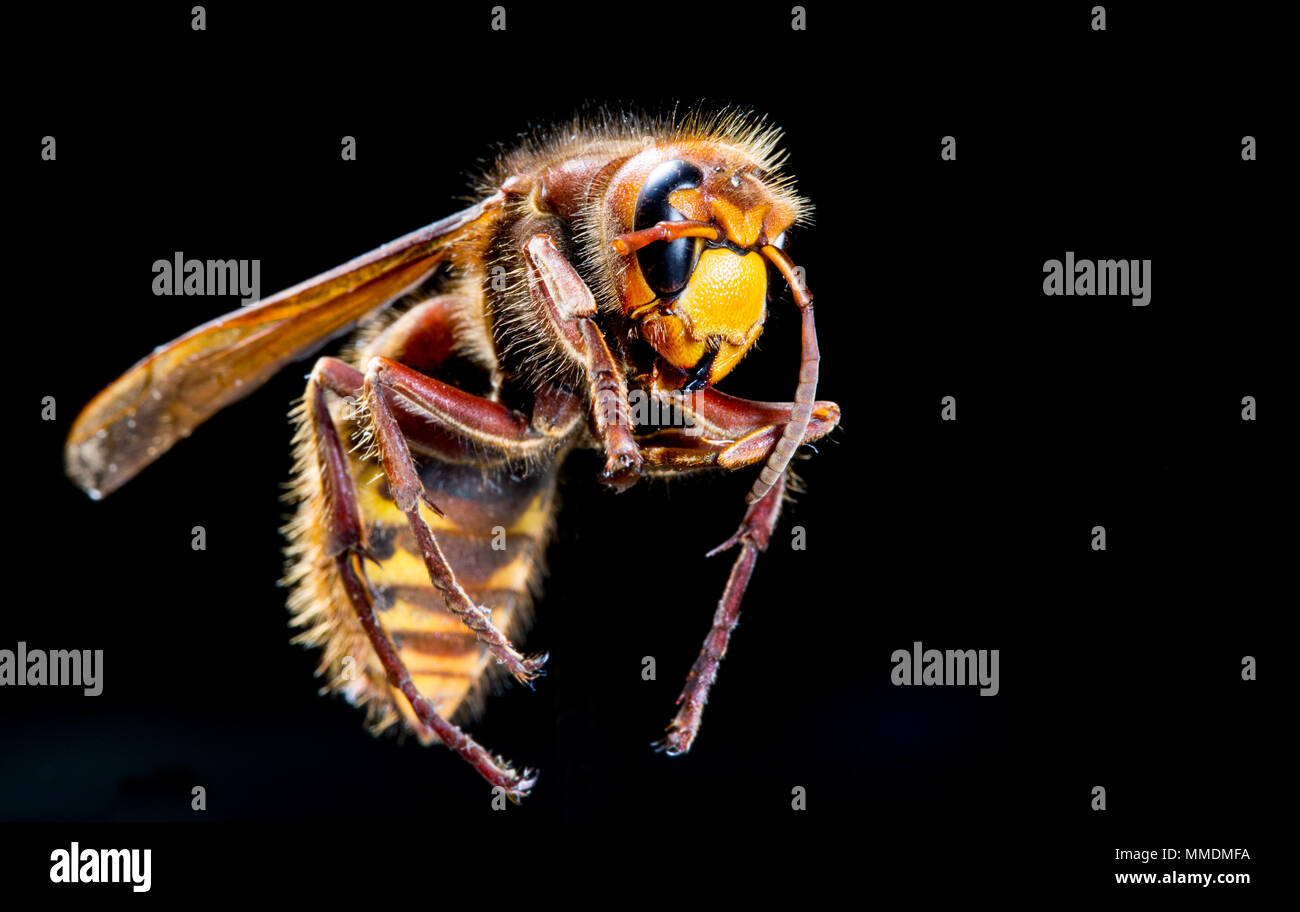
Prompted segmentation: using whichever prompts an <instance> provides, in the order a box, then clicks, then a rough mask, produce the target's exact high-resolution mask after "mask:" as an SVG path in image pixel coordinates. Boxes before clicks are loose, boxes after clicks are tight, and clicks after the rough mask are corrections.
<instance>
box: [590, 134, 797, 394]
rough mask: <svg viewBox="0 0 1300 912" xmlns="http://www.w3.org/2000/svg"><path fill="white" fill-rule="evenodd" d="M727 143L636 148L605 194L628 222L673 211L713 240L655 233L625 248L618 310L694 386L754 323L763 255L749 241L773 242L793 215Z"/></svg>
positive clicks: (749, 338)
mask: <svg viewBox="0 0 1300 912" xmlns="http://www.w3.org/2000/svg"><path fill="white" fill-rule="evenodd" d="M728 152H733V150H726V149H719V148H718V147H708V148H705V149H699V148H690V147H689V146H688V144H682V146H681V147H678V148H672V147H670V148H668V149H657V150H654V154H653V155H651V154H644V155H642V156H637V157H636V158H633V159H632V160H631V161H630V162H629V163H628V164H627V165H626V166H624V168H623V169H621V170H620V172H619V174H618V175H617V177H616V178H615V182H614V187H613V189H614V193H613V194H611V197H612V199H613V201H614V202H615V205H616V206H617V208H619V209H621V210H622V211H621V213H620V214H621V215H622V221H621V224H623V225H626V226H627V230H629V231H633V230H635V231H641V230H643V229H647V228H652V227H653V226H654V225H656V224H659V223H662V222H675V221H683V220H686V221H692V222H700V223H708V224H709V225H711V226H712V227H713V228H714V229H716V234H717V235H718V237H717V238H716V239H713V238H707V239H706V238H702V237H684V238H678V239H675V240H671V241H656V242H654V243H651V244H648V245H646V246H644V247H642V248H640V249H638V250H636V251H632V252H629V253H628V254H627V255H626V257H627V260H628V262H627V263H626V269H625V273H624V274H625V283H624V288H623V289H622V298H623V304H624V310H625V312H626V313H627V314H628V316H630V317H631V318H632V319H634V320H636V321H638V323H639V324H640V327H641V332H642V335H643V337H644V338H645V339H646V341H647V342H649V343H650V345H651V346H653V347H654V349H655V350H656V351H657V352H658V353H659V354H660V355H661V356H663V358H664V360H666V361H667V362H668V363H669V364H671V365H672V366H673V367H676V368H678V369H679V370H681V371H684V372H685V373H686V374H688V375H689V376H690V378H691V382H692V383H693V384H694V385H696V386H703V385H709V384H713V383H716V382H717V381H719V380H721V379H722V378H723V377H725V376H726V375H727V374H728V373H730V371H731V370H732V368H734V367H735V366H736V365H737V364H738V363H739V362H740V360H741V358H743V357H744V356H745V353H746V352H748V351H749V349H750V348H751V347H752V346H753V344H754V342H755V340H756V339H758V336H759V334H760V333H761V332H762V331H763V322H764V320H765V319H766V317H767V262H766V260H765V259H764V257H763V256H762V255H761V254H760V253H759V250H760V249H761V248H762V247H763V246H764V245H765V244H774V245H775V246H778V247H779V246H781V240H782V239H781V235H782V234H783V233H784V232H785V230H786V228H787V227H789V225H790V224H791V223H792V222H793V221H794V218H795V211H794V209H793V207H792V206H791V205H790V204H789V203H788V202H787V201H786V199H785V198H784V197H783V196H782V195H781V194H780V193H778V192H774V191H772V190H771V189H769V188H768V187H767V186H766V185H765V184H764V183H763V181H762V180H761V179H760V177H758V176H757V175H756V174H755V173H754V172H755V169H754V167H753V166H752V165H751V164H749V163H748V162H746V161H744V160H737V158H736V157H735V156H734V154H733V155H728V154H727V153H728ZM640 159H645V160H644V161H641V160H640ZM633 188H635V191H636V192H635V195H634V196H633V194H632V192H631V190H632V189H633ZM630 201H631V202H632V203H633V204H632V205H631V206H629V202H630ZM629 210H630V211H629Z"/></svg>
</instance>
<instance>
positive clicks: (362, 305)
mask: <svg viewBox="0 0 1300 912" xmlns="http://www.w3.org/2000/svg"><path fill="white" fill-rule="evenodd" d="M504 198H505V196H504V193H502V192H497V193H495V194H493V195H492V196H490V197H488V198H486V199H484V200H482V201H481V202H479V203H476V204H475V205H473V206H471V207H469V208H468V209H465V210H463V211H461V212H458V213H456V214H455V215H452V216H448V217H447V218H445V219H442V220H441V221H438V222H434V223H433V224H432V225H428V226H427V227H425V228H421V229H419V230H418V231H413V232H411V233H410V234H408V235H406V236H405V237H401V238H398V239H397V240H395V241H391V242H389V243H387V244H384V245H383V246H382V247H379V248H378V249H376V250H373V251H371V252H370V253H368V254H365V255H364V256H361V257H358V258H357V259H355V260H352V261H351V262H349V263H345V264H343V265H342V266H339V267H338V268H336V269H332V270H330V271H329V272H326V273H324V274H322V275H319V276H317V277H316V278H314V279H309V280H307V281H306V282H303V283H302V284H301V285H296V286H294V287H293V288H290V289H287V290H285V291H282V292H280V293H279V294H277V295H274V296H272V297H270V298H267V299H266V300H264V301H261V302H259V303H258V304H256V305H255V306H252V307H245V308H241V309H239V310H236V311H233V312H232V313H228V314H226V315H225V316H223V317H218V318H217V319H215V320H213V321H212V322H211V323H207V324H204V325H203V326H200V327H199V328H198V329H194V330H191V331H190V332H188V333H186V334H185V335H184V336H181V337H180V338H179V339H176V340H175V341H173V342H171V343H169V344H167V345H163V346H159V347H158V348H157V349H155V350H154V352H153V354H151V355H149V356H148V357H147V358H145V359H144V360H142V361H140V362H139V363H138V364H136V365H135V366H134V367H132V368H131V369H130V370H128V371H127V372H126V373H125V374H123V375H122V376H121V377H119V378H118V379H117V380H116V381H114V382H113V383H112V384H111V385H110V386H108V387H107V388H106V389H104V390H103V391H101V392H100V393H99V395H97V396H96V397H95V398H94V399H93V400H91V402H90V404H89V405H87V406H86V407H85V408H84V409H83V410H82V412H81V414H80V415H78V416H77V420H76V421H75V422H74V423H73V425H72V431H71V432H70V433H69V434H68V441H67V444H66V445H65V448H64V467H65V469H66V470H67V473H68V476H69V477H70V478H71V479H72V480H73V481H75V482H76V483H77V484H78V485H79V486H80V487H81V488H82V489H83V490H84V491H85V492H86V493H87V494H89V495H90V496H91V497H92V498H94V499H96V500H98V499H99V498H101V497H103V496H105V495H107V494H110V493H112V492H113V491H115V490H117V489H118V488H120V487H121V486H122V485H124V484H126V482H128V481H130V480H131V479H132V478H134V477H135V475H136V473H138V472H139V471H140V470H141V469H143V468H144V467H145V466H147V465H149V464H150V463H151V462H153V461H154V460H155V459H157V458H158V457H159V456H161V455H162V454H163V453H165V452H167V451H168V450H169V449H171V448H172V446H173V445H174V444H175V443H176V442H177V441H178V440H181V439H183V438H185V437H188V436H189V435H190V433H191V432H192V431H193V430H194V429H195V428H196V427H198V426H199V425H200V424H202V423H203V422H204V421H206V420H207V419H208V418H210V417H212V416H213V415H215V414H216V413H217V412H219V411H220V410H221V409H223V408H225V407H226V406H228V405H230V404H231V403H233V402H237V401H239V400H240V399H242V398H244V397H245V396H247V395H248V394H249V393H251V392H253V390H255V389H257V388H258V387H260V386H261V385H262V384H263V383H265V382H266V381H267V380H269V379H270V378H271V376H272V375H273V374H275V373H276V372H277V371H278V370H279V369H280V368H281V367H283V366H284V365H286V364H288V363H289V362H291V361H294V360H297V359H298V358H302V357H304V356H306V355H308V354H310V353H311V352H312V351H313V350H315V349H317V348H318V347H320V346H321V345H322V344H324V343H325V342H326V341H327V340H329V339H330V338H332V337H333V336H336V335H338V334H339V333H341V332H345V331H346V330H347V329H349V328H350V327H351V326H353V325H354V324H356V323H357V321H359V320H361V319H362V318H363V317H365V316H366V315H367V314H369V313H370V312H372V311H374V310H376V309H377V308H379V307H381V306H383V305H384V304H386V303H388V302H389V301H391V300H393V299H394V298H396V297H399V296H400V295H402V294H404V293H405V292H407V291H409V290H410V289H411V288H413V287H415V286H417V285H418V284H419V283H420V282H422V281H424V280H425V279H426V278H428V276H429V275H430V273H432V272H433V270H434V269H436V268H437V267H438V264H439V263H441V262H442V261H443V260H444V259H446V256H447V251H448V246H449V242H450V241H452V240H454V238H455V236H456V235H457V233H458V232H460V231H461V230H462V229H463V228H465V227H466V226H468V225H470V224H473V223H474V222H477V221H478V220H479V219H480V218H483V217H484V216H485V215H486V214H488V213H489V212H491V211H493V210H499V209H500V208H501V204H502V202H503V201H504Z"/></svg>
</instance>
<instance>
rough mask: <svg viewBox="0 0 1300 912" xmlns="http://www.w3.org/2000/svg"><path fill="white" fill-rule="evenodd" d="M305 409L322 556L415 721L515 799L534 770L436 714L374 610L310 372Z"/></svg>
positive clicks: (347, 482)
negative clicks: (319, 496)
mask: <svg viewBox="0 0 1300 912" xmlns="http://www.w3.org/2000/svg"><path fill="white" fill-rule="evenodd" d="M306 410H307V414H306V420H307V422H308V425H309V427H310V429H311V435H312V441H313V443H314V445H315V450H316V458H317V463H318V467H319V469H320V477H321V484H322V486H323V488H324V494H325V503H326V505H327V509H326V512H325V522H326V524H327V526H328V533H329V534H328V539H327V541H328V555H327V556H328V557H330V558H331V559H332V560H333V561H334V569H335V570H336V572H337V573H338V576H339V580H340V582H341V583H342V585H343V588H344V591H345V592H346V593H347V596H348V600H349V601H350V602H351V604H352V608H353V610H355V611H356V614H357V618H358V620H359V621H360V622H361V626H362V628H363V629H364V630H365V632H366V636H367V638H368V639H369V641H370V645H371V647H372V648H373V649H374V651H375V655H376V656H378V657H379V661H380V663H381V664H382V665H383V668H384V673H385V675H386V676H387V678H388V681H389V683H390V684H391V685H392V686H393V688H394V689H396V690H397V691H399V692H400V693H401V694H402V696H403V697H405V698H406V700H407V701H408V702H409V703H410V704H411V709H412V710H413V711H414V712H415V715H416V717H417V718H418V719H419V720H420V723H421V724H422V725H424V726H425V727H427V728H429V729H430V730H432V731H433V733H434V734H435V735H437V737H438V739H439V740H440V741H442V743H443V744H445V745H447V746H448V747H450V748H451V749H452V750H454V751H456V752H457V753H458V754H460V755H461V756H462V757H464V758H465V760H467V761H468V762H469V763H470V764H471V765H472V766H473V767H474V768H475V769H476V770H478V771H479V773H480V774H481V775H482V776H483V778H484V779H486V780H487V781H488V782H490V783H491V784H492V785H494V786H501V787H502V788H504V789H505V790H506V794H507V795H509V796H510V797H511V798H513V799H515V800H518V799H519V798H521V797H524V796H526V795H527V794H528V792H529V790H530V789H531V788H532V787H533V785H534V783H535V782H536V781H537V776H536V774H535V773H534V772H532V771H531V770H527V769H525V770H524V771H522V772H515V770H514V769H513V768H511V766H510V765H509V764H508V763H507V762H506V761H505V760H503V759H502V758H500V757H496V756H493V755H492V754H490V753H488V751H486V750H485V749H484V748H483V747H482V746H481V745H479V744H478V743H477V742H476V741H474V739H473V738H471V737H470V736H469V735H467V734H465V733H464V732H463V731H461V730H460V728H458V727H457V726H455V725H453V724H452V723H450V722H448V721H447V720H446V719H443V718H442V717H441V716H439V715H438V713H437V711H436V710H435V709H434V707H433V704H432V703H431V702H430V701H429V699H428V698H427V697H425V696H424V695H422V694H421V693H420V692H419V690H418V689H417V688H416V686H415V684H414V682H413V681H412V680H411V674H410V672H409V671H408V670H407V668H406V665H405V664H404V663H403V662H402V659H401V656H400V655H399V654H398V651H397V648H396V647H395V646H394V645H393V641H392V640H391V639H390V638H389V636H388V633H387V632H386V631H385V630H384V628H383V625H382V624H381V623H380V621H379V618H378V616H377V614H376V612H375V605H374V599H373V595H372V593H371V590H370V585H369V583H368V582H367V580H366V577H365V571H364V569H363V567H362V558H363V557H365V556H367V549H366V541H365V531H364V527H363V525H362V522H361V511H360V506H359V505H358V503H357V492H356V488H355V486H354V485H353V481H352V475H351V473H350V472H349V470H348V461H347V452H346V450H345V449H344V446H343V442H342V440H340V439H339V434H338V430H337V428H336V427H335V426H334V421H333V419H332V418H331V416H330V413H329V408H328V407H327V406H326V404H325V392H324V389H322V387H321V386H320V385H319V384H318V382H317V377H316V375H315V374H313V378H312V380H311V382H310V383H309V384H308V386H307V401H306Z"/></svg>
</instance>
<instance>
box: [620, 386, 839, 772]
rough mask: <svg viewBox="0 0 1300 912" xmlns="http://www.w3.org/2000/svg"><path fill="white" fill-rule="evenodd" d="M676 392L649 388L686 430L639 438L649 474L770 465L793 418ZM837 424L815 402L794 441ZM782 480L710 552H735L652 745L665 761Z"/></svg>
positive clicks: (771, 525)
mask: <svg viewBox="0 0 1300 912" xmlns="http://www.w3.org/2000/svg"><path fill="white" fill-rule="evenodd" d="M676 388H677V384H676V383H675V382H672V383H663V382H661V380H660V378H657V377H656V378H655V379H654V380H653V382H652V384H651V392H652V393H653V394H654V395H655V396H656V398H658V399H660V400H661V401H663V402H665V404H668V403H670V402H672V403H674V404H676V405H678V406H679V407H680V408H681V409H682V412H683V415H684V417H685V419H686V420H687V422H688V424H689V425H690V428H689V432H687V431H683V430H670V431H660V432H658V433H656V434H652V435H647V436H646V437H644V438H642V443H643V447H642V452H643V453H644V455H645V460H646V467H647V469H648V470H649V471H651V472H655V473H663V474H668V475H673V474H680V473H683V472H690V471H694V470H701V469H709V468H715V469H716V468H722V469H729V470H735V469H739V468H742V467H744V466H749V465H755V464H757V463H761V462H764V461H765V460H770V459H771V458H772V455H773V454H774V453H775V452H776V451H777V449H778V448H779V447H780V446H781V445H782V441H783V440H784V439H785V437H786V430H787V429H788V428H789V426H790V425H791V424H793V423H794V422H795V421H797V420H799V416H798V415H797V414H796V413H797V411H798V409H797V406H796V403H792V402H753V401H751V400H748V399H738V398H736V397H735V396H728V395H726V394H725V393H720V392H718V391H717V390H713V389H709V390H702V391H700V392H697V393H693V394H690V395H687V396H677V395H676V394H675V393H673V391H674V390H675V389H676ZM839 420H840V408H839V406H838V405H836V404H835V403H834V402H814V403H813V404H812V407H811V409H810V415H809V417H808V419H807V421H806V423H805V424H804V429H803V436H802V438H800V439H799V441H798V443H800V444H807V443H811V442H812V441H814V440H818V439H820V438H822V437H824V436H825V435H827V434H829V433H830V432H831V431H832V430H833V429H834V428H835V427H836V425H838V424H839ZM788 475H789V472H788V471H787V470H782V472H781V473H780V475H779V476H778V477H777V480H776V482H775V483H774V484H773V485H772V487H770V488H768V489H767V490H766V491H765V493H764V494H763V496H762V497H760V498H759V499H758V500H757V501H756V502H755V503H753V504H751V505H750V506H749V508H748V509H747V510H746V511H745V518H744V520H743V521H742V522H741V524H740V528H739V529H738V530H737V531H736V534H735V535H733V536H731V538H729V539H727V541H725V542H724V543H723V544H721V545H719V546H718V547H717V548H714V549H713V550H712V551H710V552H709V556H712V555H714V554H719V553H721V552H722V551H725V550H727V549H729V548H732V547H737V546H738V547H739V548H740V553H739V554H738V555H737V556H736V562H735V564H734V565H733V566H732V568H731V576H730V577H729V578H728V580H727V588H726V589H725V590H724V592H723V594H722V599H721V600H720V601H719V602H718V608H717V611H716V612H715V613H714V615H713V625H712V627H711V628H710V629H709V634H708V636H707V637H705V640H704V648H703V649H701V650H700V654H699V657H698V658H696V660H695V664H694V665H693V666H692V667H691V671H690V674H689V675H687V677H686V686H685V688H683V690H682V694H681V696H679V697H678V698H677V704H678V706H679V707H680V708H679V709H678V711H677V715H676V717H675V718H674V719H673V721H672V724H671V725H669V726H668V736H667V737H666V738H664V739H663V740H662V741H659V742H657V743H656V744H655V747H656V749H658V750H660V751H664V752H666V753H668V754H669V755H670V756H676V755H679V754H684V753H686V752H687V751H688V750H690V749H691V744H692V743H694V741H695V738H696V735H697V734H698V733H699V728H700V717H701V715H702V714H703V712H704V705H705V703H707V702H708V698H709V689H710V687H712V685H713V682H714V681H715V680H716V679H717V676H718V665H719V663H720V662H721V661H722V657H723V655H725V654H726V651H727V644H728V643H729V642H730V639H731V632H732V630H734V629H735V627H736V624H737V622H738V621H739V619H740V603H741V598H742V597H743V596H744V594H745V589H746V587H747V586H748V585H749V578H750V576H751V575H752V574H753V572H754V564H755V563H756V562H757V560H758V553H759V552H760V551H765V550H767V545H768V542H770V541H771V538H772V530H773V529H775V528H776V522H777V519H778V517H779V516H780V513H781V500H782V498H783V496H784V493H785V487H786V483H787V480H788Z"/></svg>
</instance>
